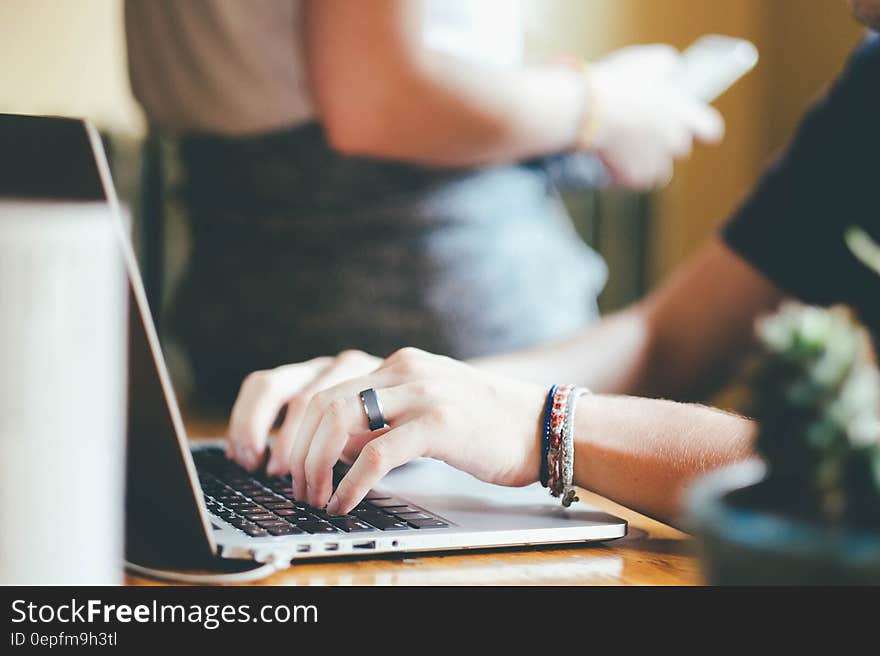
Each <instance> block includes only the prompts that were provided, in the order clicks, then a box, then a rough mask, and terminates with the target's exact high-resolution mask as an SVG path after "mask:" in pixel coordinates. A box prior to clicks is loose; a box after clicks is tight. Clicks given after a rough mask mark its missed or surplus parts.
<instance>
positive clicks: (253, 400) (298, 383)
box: [226, 351, 382, 476]
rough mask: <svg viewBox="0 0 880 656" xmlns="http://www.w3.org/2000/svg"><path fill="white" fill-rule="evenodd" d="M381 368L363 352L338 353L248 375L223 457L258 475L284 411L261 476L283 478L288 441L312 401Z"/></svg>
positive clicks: (288, 451) (288, 458)
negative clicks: (267, 475) (342, 383)
mask: <svg viewBox="0 0 880 656" xmlns="http://www.w3.org/2000/svg"><path fill="white" fill-rule="evenodd" d="M381 362H382V360H381V358H377V357H374V356H372V355H369V354H367V353H364V352H362V351H343V352H342V353H340V354H339V355H337V356H335V357H321V358H315V359H314V360H309V361H307V362H301V363H298V364H289V365H284V366H281V367H276V368H275V369H270V370H267V371H255V372H254V373H252V374H250V375H248V377H247V378H245V379H244V382H243V383H242V385H241V390H240V391H239V393H238V398H237V399H236V400H235V405H234V406H233V407H232V414H231V416H230V418H229V433H228V434H229V438H228V441H227V443H226V457H227V458H229V459H231V460H234V461H235V462H237V463H238V464H239V465H241V466H242V467H244V468H245V469H247V470H248V471H255V470H257V469H259V468H260V466H261V465H262V463H263V459H264V457H265V452H266V446H267V444H268V442H269V433H270V431H271V430H272V427H273V426H274V424H275V420H276V418H277V417H278V414H279V413H280V412H281V410H282V409H286V414H285V416H284V421H283V422H282V424H281V427H280V429H279V430H278V434H277V436H276V438H275V442H274V443H273V445H272V450H271V453H270V454H269V460H268V462H267V463H266V473H267V474H269V475H270V476H279V475H281V474H284V473H286V472H288V471H289V470H290V451H291V447H292V445H293V439H294V437H295V436H296V433H297V430H298V429H299V424H300V422H301V421H302V417H303V413H304V412H305V409H306V407H307V406H308V405H309V402H310V401H311V400H312V397H313V396H314V395H315V394H317V393H318V392H320V391H322V390H325V389H328V388H330V387H333V386H334V385H338V384H339V383H341V382H343V381H346V380H349V379H351V378H358V377H360V376H365V375H367V374H369V373H371V372H372V371H373V370H375V369H376V367H378V366H379V365H380V364H381Z"/></svg>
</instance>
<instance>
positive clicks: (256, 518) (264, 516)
mask: <svg viewBox="0 0 880 656" xmlns="http://www.w3.org/2000/svg"><path fill="white" fill-rule="evenodd" d="M247 518H248V519H249V520H251V521H252V522H268V521H281V520H279V519H278V517H276V516H275V515H273V514H271V513H267V512H263V513H260V514H258V515H247Z"/></svg>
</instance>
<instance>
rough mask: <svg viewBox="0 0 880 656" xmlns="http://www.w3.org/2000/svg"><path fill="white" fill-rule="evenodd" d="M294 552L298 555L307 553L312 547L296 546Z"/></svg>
mask: <svg viewBox="0 0 880 656" xmlns="http://www.w3.org/2000/svg"><path fill="white" fill-rule="evenodd" d="M296 550H297V551H298V552H299V553H309V552H310V551H311V550H312V547H311V546H310V545H308V544H298V545H296Z"/></svg>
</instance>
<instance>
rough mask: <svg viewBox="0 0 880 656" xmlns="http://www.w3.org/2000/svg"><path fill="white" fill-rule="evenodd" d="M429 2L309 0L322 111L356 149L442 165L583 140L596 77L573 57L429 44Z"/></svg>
mask: <svg viewBox="0 0 880 656" xmlns="http://www.w3.org/2000/svg"><path fill="white" fill-rule="evenodd" d="M422 12H423V3H421V2H412V1H409V0H407V1H403V0H388V1H386V2H382V3H359V2H348V1H343V0H320V1H315V2H309V3H307V5H306V36H307V38H306V43H307V61H308V66H309V75H310V81H311V87H312V91H313V94H314V96H315V100H316V102H317V105H318V110H319V114H320V118H321V120H322V122H323V123H324V127H325V130H326V131H327V134H328V137H329V139H330V141H331V143H332V144H333V145H335V146H336V147H337V148H338V149H339V150H342V151H344V152H347V153H349V154H352V155H361V156H369V157H377V158H388V159H394V160H397V161H407V162H414V163H418V164H424V165H434V166H468V165H478V164H485V163H492V162H500V161H508V160H516V159H522V158H527V157H531V156H535V155H540V154H545V153H551V152H556V151H559V150H563V149H566V148H571V147H572V146H574V144H575V141H576V136H577V132H578V126H579V124H580V121H581V116H582V113H583V111H584V109H585V102H586V97H585V96H586V85H585V84H584V82H583V79H582V78H581V76H580V74H579V73H577V72H576V71H574V70H571V69H569V68H567V67H562V66H559V67H534V68H516V67H497V66H489V65H486V64H481V63H479V62H474V61H471V60H466V59H463V58H459V57H456V56H453V55H449V54H446V53H442V52H439V51H435V50H431V49H428V48H427V47H425V44H424V39H423V26H424V16H423V13H422Z"/></svg>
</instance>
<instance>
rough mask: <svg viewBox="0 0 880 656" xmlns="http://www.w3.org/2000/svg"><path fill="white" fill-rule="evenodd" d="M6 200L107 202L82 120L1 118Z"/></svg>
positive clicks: (0, 179)
mask: <svg viewBox="0 0 880 656" xmlns="http://www.w3.org/2000/svg"><path fill="white" fill-rule="evenodd" d="M0 144H2V147H0V197H5V198H17V199H39V200H71V201H101V200H106V197H105V195H104V189H103V187H102V186H101V176H100V175H99V173H98V168H97V163H96V161H95V157H94V155H93V154H92V148H91V146H90V144H89V139H88V133H87V132H86V131H85V130H84V129H83V123H82V121H78V120H75V119H64V118H49V117H37V116H16V115H11V114H0Z"/></svg>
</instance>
